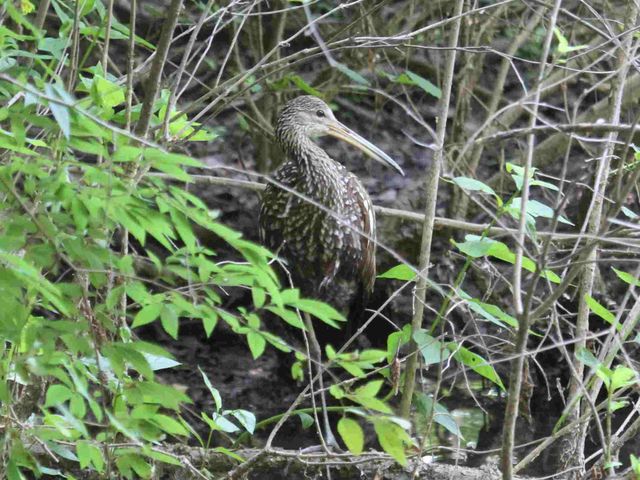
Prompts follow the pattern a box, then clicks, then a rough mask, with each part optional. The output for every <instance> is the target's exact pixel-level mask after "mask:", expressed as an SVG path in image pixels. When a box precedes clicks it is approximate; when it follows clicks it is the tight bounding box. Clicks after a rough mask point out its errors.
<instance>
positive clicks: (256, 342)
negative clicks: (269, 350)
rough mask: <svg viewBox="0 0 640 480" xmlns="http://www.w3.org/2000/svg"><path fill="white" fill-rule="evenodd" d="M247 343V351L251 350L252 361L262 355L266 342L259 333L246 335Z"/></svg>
mask: <svg viewBox="0 0 640 480" xmlns="http://www.w3.org/2000/svg"><path fill="white" fill-rule="evenodd" d="M247 342H248V343H249V350H251V355H252V356H253V359H254V360H256V359H257V358H259V357H260V356H261V355H262V354H263V353H264V349H265V347H266V345H267V341H266V340H265V339H264V337H263V336H262V335H260V334H259V333H256V332H249V333H247Z"/></svg>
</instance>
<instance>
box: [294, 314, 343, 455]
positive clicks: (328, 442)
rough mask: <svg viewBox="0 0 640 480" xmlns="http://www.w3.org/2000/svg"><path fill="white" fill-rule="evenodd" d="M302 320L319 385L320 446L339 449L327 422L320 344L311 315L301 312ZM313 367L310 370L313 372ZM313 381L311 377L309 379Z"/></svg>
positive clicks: (327, 414)
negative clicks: (322, 435)
mask: <svg viewBox="0 0 640 480" xmlns="http://www.w3.org/2000/svg"><path fill="white" fill-rule="evenodd" d="M303 315H304V322H305V325H306V327H307V332H308V334H309V350H310V353H311V357H312V358H311V365H315V370H316V371H317V372H318V385H319V387H320V404H321V406H322V421H323V423H324V436H325V438H324V441H322V440H323V439H322V438H321V439H320V441H321V442H322V446H323V447H324V448H325V449H326V448H327V446H329V447H332V448H335V449H339V448H340V447H339V445H338V442H337V441H336V437H335V436H334V434H333V432H332V431H331V424H330V423H329V413H328V411H327V401H326V397H325V391H324V382H323V380H322V350H321V349H320V344H319V343H318V338H317V337H316V333H315V330H314V328H313V323H312V321H311V316H310V315H309V314H308V313H307V312H303ZM313 370H314V369H313V368H312V369H311V371H312V372H313ZM309 380H310V381H311V382H313V377H312V378H310V379H309ZM311 395H313V385H312V386H311Z"/></svg>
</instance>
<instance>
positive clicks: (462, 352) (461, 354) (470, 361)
mask: <svg viewBox="0 0 640 480" xmlns="http://www.w3.org/2000/svg"><path fill="white" fill-rule="evenodd" d="M447 348H448V349H449V350H451V351H452V352H453V357H454V358H455V359H456V360H458V361H459V362H460V363H462V364H463V365H466V366H467V367H469V368H470V369H471V370H473V371H474V372H476V373H477V374H478V375H481V376H483V377H484V378H486V379H487V380H490V381H491V382H493V383H495V384H496V385H498V387H500V389H502V390H503V391H504V390H505V388H504V385H503V383H502V380H500V376H499V375H498V373H497V372H496V371H495V369H494V368H493V367H492V366H491V365H489V363H488V362H487V361H486V360H485V359H484V358H482V357H481V356H480V355H478V354H477V353H473V352H472V351H471V350H469V349H468V348H465V347H463V346H461V345H458V344H457V343H455V342H450V343H448V344H447Z"/></svg>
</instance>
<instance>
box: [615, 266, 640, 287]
mask: <svg viewBox="0 0 640 480" xmlns="http://www.w3.org/2000/svg"><path fill="white" fill-rule="evenodd" d="M612 268H613V267H612ZM613 271H614V272H615V273H616V275H617V276H618V278H619V279H620V280H622V281H623V282H625V283H628V284H629V285H633V286H634V287H640V279H637V278H636V277H634V276H633V275H631V274H630V273H627V272H623V271H622V270H618V269H617V268H613Z"/></svg>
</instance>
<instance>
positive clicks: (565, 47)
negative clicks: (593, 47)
mask: <svg viewBox="0 0 640 480" xmlns="http://www.w3.org/2000/svg"><path fill="white" fill-rule="evenodd" d="M553 33H554V34H555V36H556V38H557V39H558V53H560V54H565V53H571V52H575V51H576V50H583V49H585V48H587V47H588V46H589V45H577V46H573V47H572V46H570V45H569V41H568V40H567V39H566V37H565V36H564V35H563V34H562V32H561V31H560V29H559V28H557V27H556V28H554V29H553Z"/></svg>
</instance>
